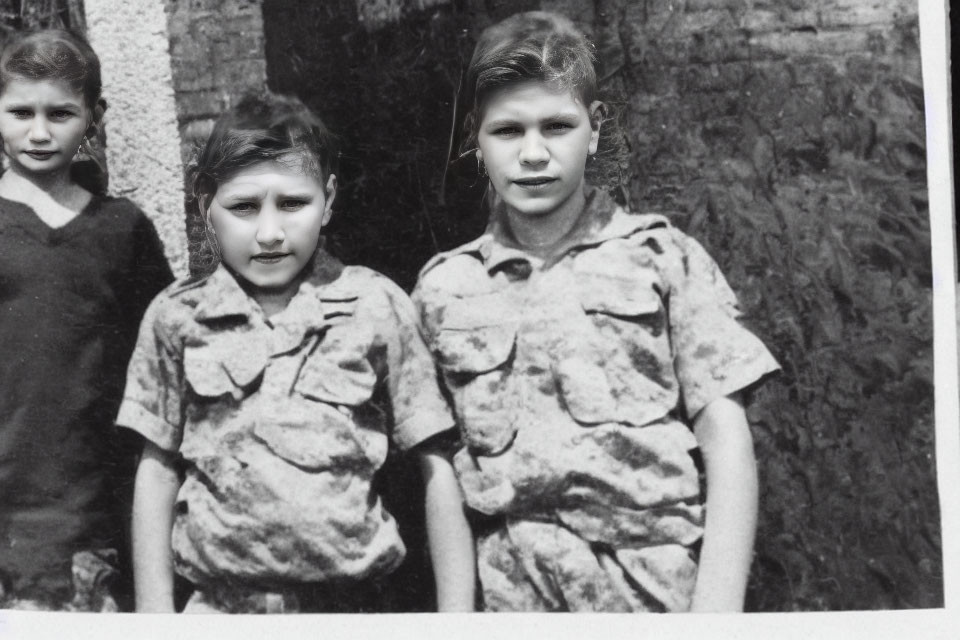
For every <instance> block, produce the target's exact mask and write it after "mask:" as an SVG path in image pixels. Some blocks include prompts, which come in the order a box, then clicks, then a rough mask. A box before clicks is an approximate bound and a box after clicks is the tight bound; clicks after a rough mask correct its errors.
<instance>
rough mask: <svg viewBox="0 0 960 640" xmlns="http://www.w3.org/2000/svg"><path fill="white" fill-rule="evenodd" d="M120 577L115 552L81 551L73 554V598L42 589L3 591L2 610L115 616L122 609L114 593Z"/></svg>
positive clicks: (58, 590)
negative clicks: (69, 612)
mask: <svg viewBox="0 0 960 640" xmlns="http://www.w3.org/2000/svg"><path fill="white" fill-rule="evenodd" d="M118 576H119V570H118V569H117V551H116V550H115V549H96V550H89V551H78V552H76V553H74V554H73V558H72V563H71V577H72V581H73V589H72V594H71V595H64V594H62V593H61V591H65V590H61V589H56V590H50V589H44V588H42V587H40V588H35V589H27V591H28V592H29V593H17V592H8V591H6V590H4V589H2V588H0V609H21V610H28V611H84V612H96V613H111V612H116V611H119V610H120V607H119V606H118V605H117V601H116V599H115V597H114V592H113V590H114V588H115V586H116V582H117V580H118Z"/></svg>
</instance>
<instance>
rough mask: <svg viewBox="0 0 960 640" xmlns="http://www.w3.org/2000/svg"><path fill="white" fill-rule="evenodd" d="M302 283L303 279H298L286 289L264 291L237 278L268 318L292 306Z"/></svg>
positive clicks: (285, 287)
mask: <svg viewBox="0 0 960 640" xmlns="http://www.w3.org/2000/svg"><path fill="white" fill-rule="evenodd" d="M302 281H303V278H302V277H298V278H295V279H294V280H293V281H292V282H290V283H289V284H287V285H286V286H284V287H280V288H276V289H264V288H261V287H257V286H254V285H252V284H250V283H249V282H247V281H246V280H244V279H243V278H241V277H237V282H239V283H240V286H241V287H242V288H243V289H244V291H246V292H247V295H248V296H250V297H251V298H253V301H254V302H256V303H257V304H258V305H260V308H261V309H263V314H264V315H265V316H266V317H268V318H272V317H273V316H275V315H277V314H278V313H280V312H281V311H283V310H284V309H286V308H287V305H289V304H290V301H291V300H292V299H293V296H294V295H296V293H297V290H298V289H299V288H300V283H301V282H302Z"/></svg>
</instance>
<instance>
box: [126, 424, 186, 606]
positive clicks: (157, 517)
mask: <svg viewBox="0 0 960 640" xmlns="http://www.w3.org/2000/svg"><path fill="white" fill-rule="evenodd" d="M179 488H180V481H179V478H178V476H177V472H176V469H175V468H174V466H173V461H172V456H171V455H170V454H169V453H167V452H164V451H162V450H160V449H159V448H157V447H156V446H155V445H153V444H152V443H149V442H148V443H147V444H146V445H145V446H144V452H143V455H142V457H141V459H140V464H139V465H138V467H137V476H136V484H135V488H134V497H133V531H132V533H133V536H132V537H133V571H134V588H135V590H136V600H137V611H141V612H154V613H171V612H173V610H174V609H173V554H172V551H171V549H170V532H171V530H172V528H173V505H174V502H175V501H176V498H177V491H178V490H179Z"/></svg>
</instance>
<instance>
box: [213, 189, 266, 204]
mask: <svg viewBox="0 0 960 640" xmlns="http://www.w3.org/2000/svg"><path fill="white" fill-rule="evenodd" d="M217 191H218V194H219V196H220V199H222V200H225V201H228V202H239V201H241V200H262V199H263V198H265V197H266V194H265V193H264V191H263V190H261V189H257V188H252V187H233V188H232V189H231V188H230V187H227V188H226V189H223V187H221V188H220V189H218V190H217Z"/></svg>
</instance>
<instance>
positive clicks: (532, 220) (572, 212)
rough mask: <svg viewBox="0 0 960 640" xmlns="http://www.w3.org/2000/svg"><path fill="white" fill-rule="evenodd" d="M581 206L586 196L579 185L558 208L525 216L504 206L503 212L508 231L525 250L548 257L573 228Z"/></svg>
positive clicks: (581, 209)
mask: <svg viewBox="0 0 960 640" xmlns="http://www.w3.org/2000/svg"><path fill="white" fill-rule="evenodd" d="M585 203H586V196H585V195H584V192H583V185H582V184H581V185H580V188H579V189H577V190H576V191H574V192H573V193H572V194H571V195H570V197H569V198H567V200H566V201H565V202H563V203H562V204H561V205H560V206H559V207H557V208H556V209H554V210H553V211H550V212H549V213H546V214H544V215H541V216H526V215H523V214H521V213H518V212H517V211H515V210H514V209H512V208H510V207H508V208H507V212H506V213H507V220H508V221H509V223H510V231H511V232H512V233H513V237H514V238H515V239H516V241H517V242H518V243H519V244H520V246H522V247H523V248H524V249H526V250H527V251H530V252H531V253H534V254H539V255H543V254H548V253H550V250H551V249H552V248H553V247H555V246H556V245H557V244H558V243H560V241H561V240H563V239H564V238H565V237H566V236H567V234H569V233H570V230H571V229H573V227H574V225H575V224H576V223H577V219H578V218H579V217H580V214H581V212H582V211H583V207H584V204H585Z"/></svg>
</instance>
